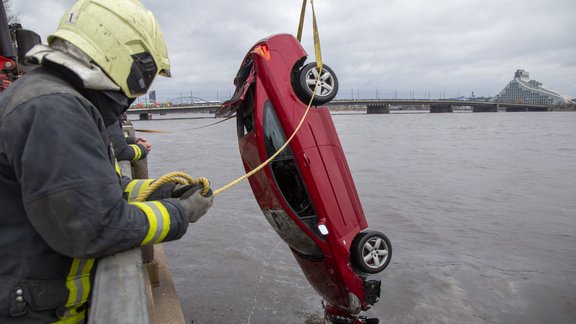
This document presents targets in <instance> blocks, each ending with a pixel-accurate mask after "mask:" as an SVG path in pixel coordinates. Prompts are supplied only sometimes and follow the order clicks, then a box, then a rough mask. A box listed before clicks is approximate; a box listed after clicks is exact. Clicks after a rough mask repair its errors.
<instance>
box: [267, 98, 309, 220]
mask: <svg viewBox="0 0 576 324" xmlns="http://www.w3.org/2000/svg"><path fill="white" fill-rule="evenodd" d="M264 143H265V145H264V146H265V149H266V155H267V157H270V156H272V155H273V154H274V153H275V152H276V151H278V150H279V149H280V148H281V147H282V145H284V143H286V138H285V136H284V131H283V130H282V128H281V127H280V124H279V122H278V118H277V117H276V113H275V112H274V108H273V107H272V104H271V103H270V101H267V102H266V103H265V105H264ZM270 168H271V169H272V173H273V174H274V179H275V180H276V183H277V184H278V188H279V189H280V191H281V192H282V195H283V196H284V199H286V201H287V202H288V204H289V205H290V207H292V209H293V210H294V211H295V212H296V214H298V217H300V219H302V220H303V221H305V222H306V223H308V222H310V224H308V225H309V226H310V227H312V226H314V225H315V223H316V215H315V212H314V208H313V207H312V203H311V201H310V197H309V195H308V192H307V191H306V186H305V185H304V181H303V180H302V177H301V176H300V172H299V170H298V166H297V165H296V161H295V160H294V156H293V154H292V151H291V150H290V147H286V148H285V149H284V151H282V152H281V153H280V154H279V155H278V156H277V157H276V158H275V159H274V160H273V161H272V163H271V164H270Z"/></svg>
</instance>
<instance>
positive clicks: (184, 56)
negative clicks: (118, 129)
mask: <svg viewBox="0 0 576 324" xmlns="http://www.w3.org/2000/svg"><path fill="white" fill-rule="evenodd" d="M142 2H143V3H144V4H145V5H146V6H147V7H148V8H149V9H150V10H152V11H153V12H154V13H155V15H156V16H157V18H158V20H159V21H160V25H161V28H162V30H163V32H164V35H165V37H166V39H167V43H168V50H169V53H170V59H171V63H172V75H173V77H172V78H171V79H165V78H158V79H157V81H156V82H155V84H154V86H153V89H156V90H157V93H158V96H159V98H160V99H163V100H165V99H172V98H178V97H179V96H180V93H184V95H190V92H192V93H193V95H194V96H198V97H203V98H206V99H208V100H214V99H216V98H217V97H218V99H220V100H222V99H225V98H227V97H228V96H229V94H230V93H231V92H232V91H233V84H232V80H233V78H234V76H235V74H236V71H237V69H238V66H239V64H240V62H241V60H242V58H243V57H244V55H245V53H246V51H247V50H248V49H249V48H250V47H251V46H252V45H253V44H254V43H255V42H256V41H258V40H259V39H261V38H263V37H265V36H268V35H271V34H275V33H292V34H295V33H296V31H297V24H298V18H299V13H300V6H301V4H302V1H301V0H259V1H258V0H235V1H230V0H211V1H198V0H193V1H192V0H142ZM73 3H74V0H42V1H31V0H13V3H12V11H13V13H15V14H18V15H19V16H20V21H21V23H22V25H23V27H24V28H27V29H32V30H34V31H36V32H37V33H39V34H40V35H41V36H42V39H43V41H45V40H46V36H47V35H48V34H50V32H52V31H53V30H54V29H55V28H56V26H57V24H58V21H59V19H60V17H61V16H62V14H63V13H64V11H65V10H66V8H68V7H69V6H71V5H72V4H73ZM315 6H316V14H317V18H318V24H319V32H320V39H321V44H322V54H323V60H324V63H325V64H327V65H329V66H330V67H331V68H332V69H333V70H334V71H335V72H336V74H337V76H338V78H339V80H340V92H339V95H338V97H339V98H350V97H352V96H354V97H357V96H358V95H359V96H360V98H374V97H376V95H377V94H378V96H379V97H380V98H386V97H388V98H393V97H394V96H395V95H396V93H397V96H398V97H404V98H408V97H410V96H411V93H414V97H416V98H423V97H425V96H427V95H428V94H429V95H430V97H432V98H437V97H439V96H441V95H444V96H446V97H454V96H457V95H463V96H469V95H470V94H471V93H472V91H474V93H475V94H476V96H494V95H496V94H497V93H498V92H499V91H500V90H501V89H502V88H503V87H504V86H505V85H506V84H507V83H508V81H510V80H511V79H512V78H513V76H514V72H515V71H516V69H525V70H527V71H528V72H530V77H531V78H532V79H535V80H538V81H540V82H542V83H543V84H544V86H546V87H548V88H550V89H553V90H556V91H559V92H562V93H565V94H568V95H569V96H571V97H576V36H575V32H576V1H574V0H547V1H541V0H436V1H430V0H316V1H315ZM308 13H309V14H310V13H311V11H310V7H308ZM311 25H312V23H311V16H310V15H308V17H307V21H306V26H305V29H304V30H305V33H304V41H303V46H304V48H305V49H306V51H307V52H308V53H309V55H310V59H309V60H310V61H313V53H314V50H313V47H312V43H311V39H312V34H311V29H312V28H311Z"/></svg>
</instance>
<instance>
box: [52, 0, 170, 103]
mask: <svg viewBox="0 0 576 324" xmlns="http://www.w3.org/2000/svg"><path fill="white" fill-rule="evenodd" d="M55 38H61V39H64V40H66V41H68V42H70V43H72V44H74V45H76V46H77V47H78V48H80V49H81V50H82V51H83V52H84V53H86V54H87V55H88V56H90V58H91V59H92V60H93V61H94V62H95V63H96V64H98V66H99V67H100V68H102V70H104V72H106V74H107V75H108V76H109V77H110V79H112V80H113V81H114V82H115V83H116V84H117V85H118V86H119V87H120V88H121V89H122V92H124V94H125V95H126V96H127V97H129V98H136V97H138V96H140V95H143V94H145V93H146V92H147V91H148V88H149V87H150V85H151V84H152V81H153V80H154V78H155V77H156V75H157V74H160V75H162V76H166V77H170V60H169V59H168V51H167V50H166V42H165V41H164V36H163V35H162V31H160V27H159V26H158V21H157V20H156V18H155V17H154V15H152V13H151V12H150V11H148V10H147V9H146V8H145V7H144V5H142V3H140V1H138V0H79V1H77V2H76V3H75V4H74V6H72V8H71V9H70V10H68V12H66V13H65V14H64V16H63V17H62V19H61V20H60V25H59V26H58V29H57V30H56V32H54V33H53V34H51V35H50V36H48V44H50V43H52V41H53V40H54V39H55Z"/></svg>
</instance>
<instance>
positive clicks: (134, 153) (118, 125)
mask: <svg viewBox="0 0 576 324" xmlns="http://www.w3.org/2000/svg"><path fill="white" fill-rule="evenodd" d="M107 131H108V137H109V138H110V142H112V148H113V149H114V155H115V156H116V160H118V161H138V160H142V159H144V158H146V156H147V155H148V152H149V151H150V148H151V146H152V145H150V143H148V141H145V140H142V139H138V138H134V137H130V136H128V135H126V134H125V133H124V131H123V130H122V122H121V120H118V121H116V122H115V123H114V124H112V125H110V126H108V128H107Z"/></svg>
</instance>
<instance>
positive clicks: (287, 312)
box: [134, 112, 576, 323]
mask: <svg viewBox="0 0 576 324" xmlns="http://www.w3.org/2000/svg"><path fill="white" fill-rule="evenodd" d="M207 116H208V115H203V114H187V115H166V116H154V117H155V118H157V119H155V120H151V121H134V125H135V128H137V129H155V130H167V131H171V133H161V134H160V133H155V134H142V135H144V136H145V137H147V138H148V139H149V140H150V141H151V142H152V144H153V151H152V153H151V155H150V157H149V159H148V160H149V161H148V162H149V172H150V176H151V177H159V176H161V175H162V174H165V173H168V172H170V171H176V170H178V171H184V172H187V173H189V174H190V175H192V176H194V177H198V176H206V177H207V178H209V179H210V180H211V182H212V185H213V187H214V188H219V187H221V186H223V185H225V184H227V183H228V182H230V181H231V180H233V179H235V178H237V177H239V176H240V175H242V174H243V168H242V163H241V160H240V156H239V153H238V146H237V139H236V130H235V122H234V120H230V121H227V122H223V123H220V124H217V125H213V126H210V127H205V128H201V129H196V128H197V127H200V126H204V125H207V124H210V123H212V122H214V121H215V120H214V119H205V118H197V117H207ZM190 117H194V118H190ZM333 119H334V123H335V125H336V128H337V130H338V132H339V135H340V140H341V141H342V145H343V147H344V151H345V153H346V156H347V159H348V163H349V166H350V168H351V171H352V175H353V177H354V180H355V183H356V187H357V190H358V192H359V195H360V199H361V201H362V204H363V208H364V211H365V213H366V217H367V219H368V224H369V226H370V228H372V229H377V230H380V231H383V232H384V233H386V234H387V235H388V236H389V237H390V239H391V241H392V245H393V257H392V262H391V264H390V266H389V267H388V268H387V269H386V270H385V271H383V272H382V273H381V274H379V278H380V279H381V280H382V296H381V299H380V301H379V302H378V303H377V304H376V305H375V306H374V307H373V308H372V309H371V310H370V311H369V312H367V315H369V316H376V317H378V318H380V320H381V322H383V323H431V322H436V323H444V322H447V323H576V113H562V112H545V113H536V112H533V113H504V112H500V113H485V114H476V113H451V114H429V113H413V114H400V113H392V114H389V115H366V114H335V115H333ZM164 248H165V251H166V254H167V257H168V259H169V262H170V267H171V270H172V272H173V275H174V277H175V283H176V286H177V290H178V293H179V295H180V297H181V302H182V307H183V310H184V312H185V316H186V318H187V321H188V322H189V323H190V322H192V321H193V323H319V322H320V321H321V311H322V305H321V298H320V297H319V296H318V295H317V294H316V292H315V291H314V290H313V289H312V287H311V286H310V285H309V283H308V282H307V281H306V278H305V277H304V275H303V274H302V272H301V270H300V268H299V266H298V265H297V263H296V261H295V260H294V257H293V256H292V254H291V253H290V251H289V249H288V248H287V246H286V244H284V242H282V241H281V240H280V239H279V238H278V236H277V235H276V233H275V232H274V231H273V229H272V228H271V227H270V226H269V224H268V223H267V221H266V220H265V218H264V217H263V214H262V213H261V212H260V209H259V208H258V206H257V204H256V201H255V199H254V196H253V194H252V191H251V190H250V187H249V185H248V183H247V182H243V183H241V184H240V185H238V186H236V187H234V188H232V189H230V190H228V191H226V192H224V193H222V194H221V195H220V196H218V197H216V198H215V202H214V207H213V208H212V209H211V210H210V211H209V213H208V214H207V215H206V216H205V217H204V218H202V219H201V220H200V221H199V222H198V223H196V224H191V226H190V228H189V231H188V233H187V234H186V236H185V237H184V238H183V239H181V240H180V241H177V242H170V243H167V244H164Z"/></svg>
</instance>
